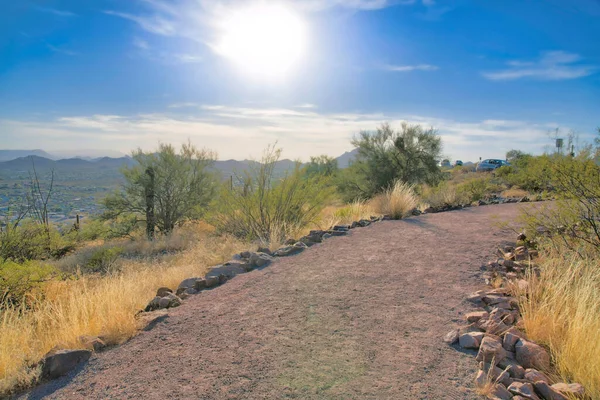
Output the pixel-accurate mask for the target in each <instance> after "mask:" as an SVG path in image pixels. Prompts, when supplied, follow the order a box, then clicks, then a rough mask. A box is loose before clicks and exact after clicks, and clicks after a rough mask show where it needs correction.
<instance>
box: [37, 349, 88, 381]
mask: <svg viewBox="0 0 600 400" xmlns="http://www.w3.org/2000/svg"><path fill="white" fill-rule="evenodd" d="M91 356H92V352H91V351H90V350H59V351H56V352H53V353H50V354H47V355H46V356H45V357H44V359H43V360H42V377H43V378H45V379H55V378H58V377H60V376H63V375H65V374H67V373H69V372H70V371H71V370H73V369H74V368H76V367H77V366H78V365H79V364H81V363H83V362H86V361H87V360H89V359H90V357H91Z"/></svg>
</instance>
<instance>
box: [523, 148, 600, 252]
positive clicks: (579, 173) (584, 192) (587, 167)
mask: <svg viewBox="0 0 600 400" xmlns="http://www.w3.org/2000/svg"><path fill="white" fill-rule="evenodd" d="M549 169H550V174H551V175H550V176H551V181H550V182H551V185H552V187H553V188H554V191H555V195H556V197H557V200H556V202H555V203H554V204H552V205H547V206H544V207H541V208H540V209H537V210H533V209H532V210H525V212H524V214H523V217H522V222H524V224H525V226H526V228H527V231H528V233H529V235H530V236H535V235H536V234H538V233H539V232H543V233H544V235H545V236H546V237H549V238H551V239H552V240H553V242H554V243H557V244H561V245H562V244H568V245H569V247H570V248H571V249H574V250H575V249H577V248H578V247H579V246H580V245H581V244H585V245H591V246H592V247H593V248H596V249H597V250H598V252H600V201H599V199H600V167H599V166H598V165H596V163H595V162H594V161H593V160H590V159H577V158H570V157H562V158H557V159H556V160H555V161H554V162H553V163H552V164H551V166H550V167H549Z"/></svg>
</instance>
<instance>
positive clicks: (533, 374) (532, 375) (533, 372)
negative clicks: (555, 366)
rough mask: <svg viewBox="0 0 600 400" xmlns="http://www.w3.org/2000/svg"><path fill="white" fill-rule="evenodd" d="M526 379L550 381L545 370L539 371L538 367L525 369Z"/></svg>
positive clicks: (534, 381)
mask: <svg viewBox="0 0 600 400" xmlns="http://www.w3.org/2000/svg"><path fill="white" fill-rule="evenodd" d="M525 379H527V380H528V381H530V382H532V383H536V382H546V383H550V378H548V377H547V376H546V374H544V373H543V372H540V371H538V370H537V369H533V368H527V369H526V370H525Z"/></svg>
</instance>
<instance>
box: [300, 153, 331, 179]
mask: <svg viewBox="0 0 600 400" xmlns="http://www.w3.org/2000/svg"><path fill="white" fill-rule="evenodd" d="M337 170H338V163H337V160H336V159H335V158H333V157H329V156H326V155H321V156H317V157H312V156H311V157H310V162H309V163H308V165H307V166H306V175H307V176H313V175H324V176H332V175H334V174H335V173H336V172H337Z"/></svg>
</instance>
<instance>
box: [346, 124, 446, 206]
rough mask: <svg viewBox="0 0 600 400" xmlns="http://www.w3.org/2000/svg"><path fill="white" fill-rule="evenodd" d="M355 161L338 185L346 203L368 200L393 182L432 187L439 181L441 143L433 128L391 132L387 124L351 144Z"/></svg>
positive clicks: (406, 127) (409, 127)
mask: <svg viewBox="0 0 600 400" xmlns="http://www.w3.org/2000/svg"><path fill="white" fill-rule="evenodd" d="M352 144H353V145H354V146H355V147H356V148H357V149H358V156H357V160H356V161H355V162H354V163H353V164H352V165H351V166H350V167H349V168H347V169H346V170H344V172H343V174H342V176H341V178H340V179H339V181H338V187H339V190H340V192H342V194H343V195H344V197H345V198H346V199H347V200H354V199H358V198H370V197H373V195H375V194H377V193H379V192H381V191H382V190H385V189H386V188H388V187H390V186H391V185H392V184H393V183H394V182H396V181H402V182H405V183H408V184H419V183H427V184H430V185H435V184H436V183H438V182H439V180H440V179H441V172H440V169H439V168H438V166H437V161H436V160H439V159H440V158H441V152H442V141H441V138H440V136H439V135H438V134H437V131H436V130H435V129H433V128H429V129H424V128H423V127H422V126H421V125H410V124H408V123H402V125H401V127H400V130H394V129H392V127H391V126H390V125H389V124H388V123H384V124H382V125H381V126H380V127H378V128H377V130H376V131H374V132H373V131H362V132H360V134H359V135H358V136H357V137H355V138H354V139H353V140H352Z"/></svg>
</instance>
